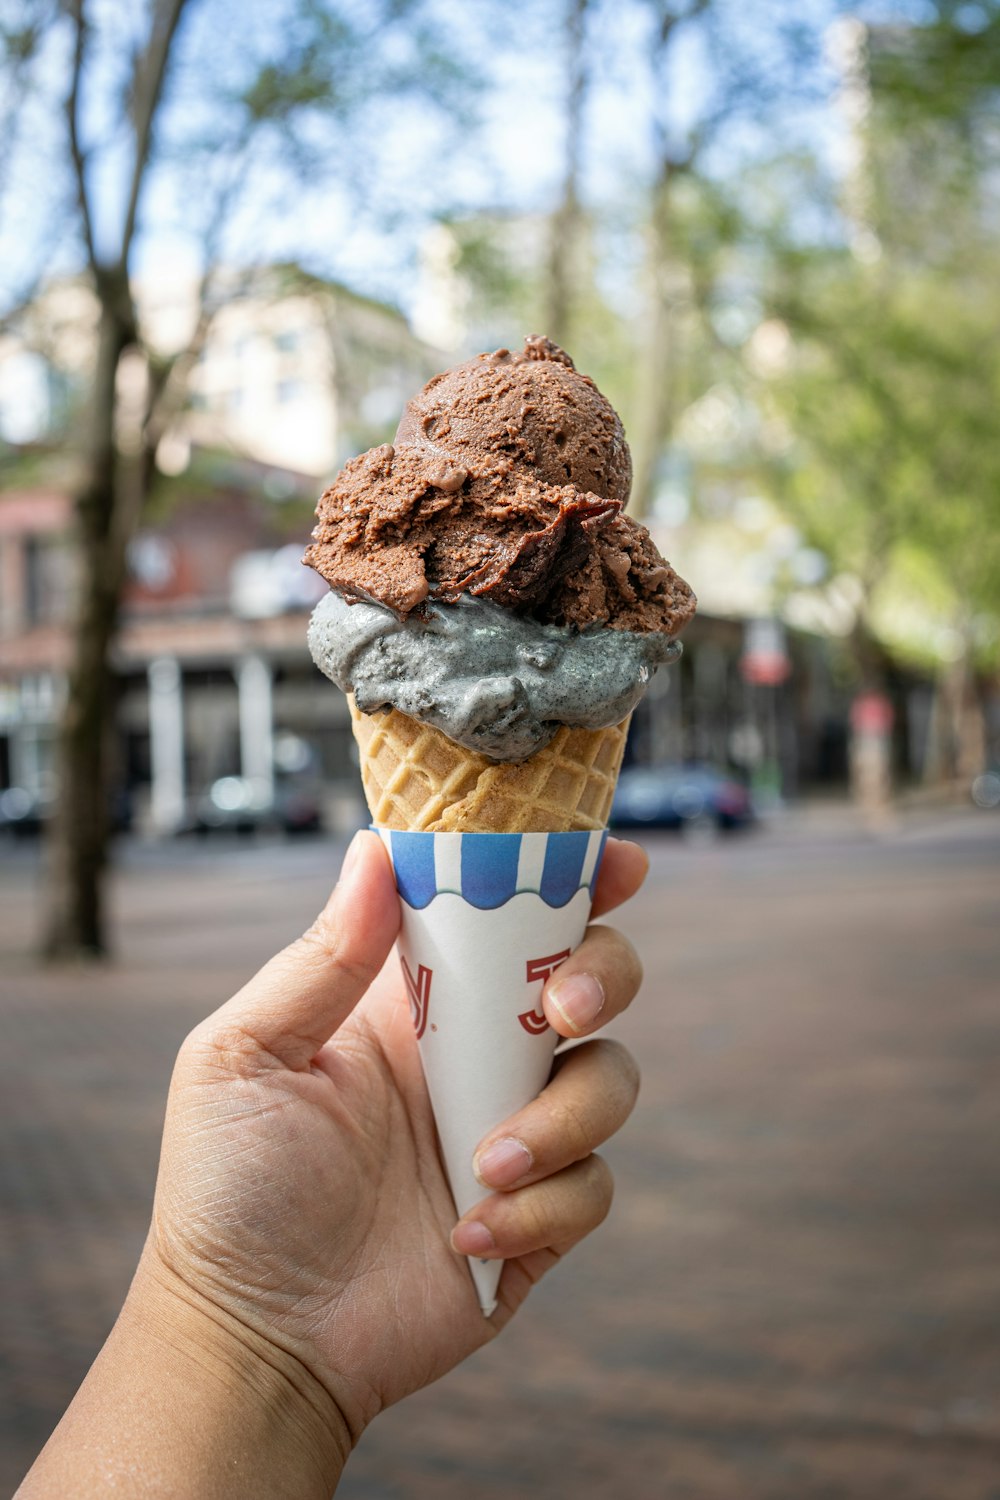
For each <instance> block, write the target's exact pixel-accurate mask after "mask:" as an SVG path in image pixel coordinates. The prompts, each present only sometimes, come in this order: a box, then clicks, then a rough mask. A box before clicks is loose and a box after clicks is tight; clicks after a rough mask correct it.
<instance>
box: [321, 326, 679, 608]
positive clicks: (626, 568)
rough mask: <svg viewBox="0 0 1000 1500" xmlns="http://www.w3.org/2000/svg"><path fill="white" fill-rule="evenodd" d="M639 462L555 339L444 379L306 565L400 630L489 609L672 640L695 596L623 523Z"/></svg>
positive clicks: (411, 408)
mask: <svg viewBox="0 0 1000 1500" xmlns="http://www.w3.org/2000/svg"><path fill="white" fill-rule="evenodd" d="M630 480H631V460H630V458H629V452H628V447H627V444H626V442H625V436H624V433H623V431H622V426H621V423H620V422H619V420H618V417H617V415H616V413H615V411H614V409H613V408H612V407H611V406H610V404H609V403H608V402H607V401H606V400H605V398H604V397H603V396H602V395H601V393H600V392H599V391H598V389H597V387H596V386H595V385H594V383H593V381H592V380H590V379H589V378H588V377H587V376H585V375H581V374H580V373H579V372H578V371H577V370H576V369H575V368H574V366H573V362H572V360H571V359H570V358H569V355H568V354H565V353H564V352H563V351H562V350H561V349H559V348H558V347H557V346H556V345H555V344H552V343H550V342H549V340H548V339H543V338H537V337H536V338H529V339H527V340H526V341H525V347H524V350H523V351H522V352H521V353H519V354H512V353H511V352H510V351H509V350H507V349H499V350H497V351H496V352H495V353H493V354H482V355H480V356H479V357H478V358H477V359H474V360H470V361H468V362H467V363H466V364H463V365H459V366H457V367H456V368H455V369H454V370H451V371H448V372H446V373H445V374H443V375H438V376H435V378H434V379H433V380H431V381H429V382H428V384H427V385H426V386H425V387H424V389H423V390H422V391H421V392H420V394H419V395H418V396H416V397H415V398H414V399H413V400H412V401H411V402H410V403H409V404H408V406H407V407H406V410H405V412H404V415H403V419H402V421H401V422H400V424H399V429H398V431H397V434H396V441H395V443H394V444H385V445H383V446H382V447H381V448H373V449H372V450H371V451H370V452H368V453H365V454H362V455H361V456H360V457H358V458H355V459H352V460H351V461H350V463H348V464H347V465H346V466H345V467H344V469H343V470H342V471H341V473H340V474H339V475H338V476H337V478H336V480H335V481H334V482H333V484H332V485H331V486H330V488H329V489H328V490H327V491H326V492H325V493H324V494H323V496H322V497H321V499H320V502H319V506H318V511H317V514H318V521H317V525H316V529H315V530H314V532H313V545H312V546H311V547H310V548H309V550H308V551H307V553H306V556H305V561H306V562H307V563H309V564H311V566H312V567H314V568H316V570H317V571H318V572H319V573H321V574H322V575H323V577H324V578H325V579H326V580H327V582H328V583H330V584H331V586H332V587H333V588H335V589H337V590H338V591H339V592H340V593H341V594H343V595H344V597H345V598H347V599H366V600H371V601H374V602H377V603H380V604H383V605H386V606H387V607H388V608H390V609H391V610H393V611H394V612H395V613H396V614H397V615H399V616H400V617H401V618H405V617H406V616H408V615H410V614H411V613H412V612H414V611H418V612H419V611H420V609H421V607H422V606H423V605H424V602H425V601H426V600H427V599H434V600H440V601H443V602H446V603H452V602H454V601H455V600H457V599H459V598H461V597H462V596H463V595H471V596H473V597H478V598H486V599H489V600H491V601H492V602H494V603H496V604H499V605H501V606H502V607H504V608H506V609H509V610H512V611H513V612H515V613H517V614H523V615H530V616H532V617H533V618H535V619H537V620H539V621H541V622H543V623H552V624H559V625H564V626H571V627H574V628H576V629H581V630H582V629H587V628H590V627H593V626H596V625H608V626H610V627H611V628H612V629H616V630H630V631H639V632H643V631H656V632H660V633H663V634H667V635H675V634H676V633H677V632H678V631H679V630H680V629H681V628H682V627H683V626H684V625H685V624H686V623H687V621H688V620H689V619H690V617H691V615H692V614H693V613H694V608H695V600H694V595H693V594H692V593H691V590H690V589H689V588H688V586H687V584H686V583H684V581H683V579H681V578H679V577H678V576H677V574H676V573H675V572H674V571H673V569H672V568H671V567H670V565H669V564H668V563H666V562H665V561H664V559H663V558H662V557H661V556H660V554H659V552H658V551H657V550H656V547H655V545H654V544H653V542H652V539H651V538H650V536H649V534H648V532H646V531H645V529H644V528H643V527H641V526H638V525H637V524H636V523H635V522H634V521H631V520H629V519H628V518H627V517H624V516H622V515H620V514H619V512H620V511H621V508H622V505H623V503H624V501H625V500H626V499H627V498H628V490H629V484H630Z"/></svg>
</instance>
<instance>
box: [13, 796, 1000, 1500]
mask: <svg viewBox="0 0 1000 1500" xmlns="http://www.w3.org/2000/svg"><path fill="white" fill-rule="evenodd" d="M801 827H802V825H801V824H798V825H797V824H795V823H792V824H790V825H789V826H788V828H787V829H779V830H778V831H777V832H776V833H774V834H772V835H765V836H762V837H758V838H750V839H746V840H743V841H739V842H736V841H733V842H726V843H724V844H721V845H718V846H715V847H711V848H708V849H686V848H683V847H681V846H680V845H678V844H677V843H676V842H675V841H671V840H667V839H663V840H657V841H655V842H654V844H653V859H654V868H653V875H652V879H651V881H650V882H649V885H648V887H647V890H646V892H645V893H644V894H643V895H642V896H641V897H640V898H639V899H638V900H637V901H636V902H635V903H634V905H633V907H632V909H631V911H630V914H629V918H628V923H627V925H628V927H629V930H630V932H631V933H632V935H633V937H634V938H635V939H636V941H637V942H638V944H639V946H640V948H641V950H642V951H643V954H644V956H645V958H646V960H647V969H648V971H649V973H650V979H649V981H648V983H647V986H646V990H645V992H644V996H643V1002H642V1004H641V1006H640V1007H637V1008H636V1011H635V1013H634V1014H633V1015H631V1016H629V1017H628V1018H626V1019H625V1020H623V1021H622V1022H620V1023H619V1024H618V1026H617V1028H616V1030H617V1031H618V1034H619V1035H621V1036H622V1037H623V1038H624V1039H625V1040H627V1041H629V1042H630V1043H631V1044H632V1045H633V1047H634V1048H635V1049H636V1050H637V1051H638V1052H639V1053H640V1055H641V1058H642V1063H643V1070H644V1087H643V1095H642V1099H641V1101H640V1106H639V1109H638V1111H637V1113H636V1116H635V1117H634V1119H633V1121H632V1122H631V1123H630V1125H629V1126H628V1127H627V1129H626V1131H625V1132H623V1134H622V1136H621V1137H620V1138H619V1140H618V1141H617V1142H616V1143H614V1144H613V1145H612V1146H611V1147H610V1148H609V1149H608V1152H607V1154H608V1156H609V1158H610V1159H611V1161H612V1164H613V1165H614V1167H615V1171H616V1176H617V1179H618V1185H619V1186H618V1196H617V1202H616V1208H615V1212H614V1214H613V1216H612V1218H611V1220H610V1221H609V1222H608V1224H607V1225H605V1226H604V1228H603V1229H602V1230H601V1231H600V1232H599V1234H598V1235H597V1236H595V1237H594V1239H593V1240H592V1241H591V1242H590V1243H589V1244H588V1245H587V1246H585V1247H582V1248H581V1250H580V1251H578V1252H576V1253H575V1255H574V1256H573V1257H572V1258H571V1259H570V1260H569V1261H568V1262H567V1264H566V1265H565V1266H563V1267H561V1268H560V1269H559V1271H558V1272H557V1273H556V1274H555V1275H554V1276H553V1277H551V1278H549V1280H548V1281H547V1282H546V1283H545V1284H544V1285H543V1287H541V1288H540V1289H539V1290H538V1291H537V1292H536V1293H535V1294H534V1296H533V1298H532V1302H531V1304H530V1308H529V1309H526V1311H525V1313H524V1314H522V1317H521V1318H520V1319H519V1320H518V1322H517V1323H516V1324H515V1325H514V1326H512V1328H511V1329H510V1330H508V1332H507V1334H506V1335H505V1336H504V1338H503V1339H501V1340H500V1341H498V1343H497V1344H496V1345H494V1346H493V1347H492V1348H490V1349H489V1350H485V1351H483V1352H481V1353H480V1354H479V1355H478V1356H476V1357H475V1358H474V1359H473V1360H472V1361H470V1363H469V1364H468V1365H467V1366H466V1367H465V1368H464V1369H463V1370H462V1371H461V1372H459V1373H456V1374H453V1375H452V1376H450V1377H448V1378H447V1379H446V1380H444V1381H442V1382H441V1383H439V1384H438V1385H437V1386H435V1387H434V1388H432V1389H431V1390H429V1391H426V1392H423V1393H421V1394H420V1395H419V1396H417V1397H415V1398H413V1399H412V1400H411V1401H409V1402H407V1403H404V1404H403V1405H402V1406H401V1407H399V1408H397V1409H396V1410H394V1411H392V1412H390V1413H387V1414H386V1415H385V1416H383V1417H382V1418H381V1419H380V1420H379V1422H378V1423H376V1424H375V1426H374V1427H373V1429H372V1430H371V1432H370V1433H368V1434H367V1435H366V1438H365V1441H364V1442H363V1444H362V1445H361V1447H360V1449H359V1451H358V1452H357V1454H356V1455H355V1456H354V1458H353V1459H352V1461H351V1464H350V1466H349V1470H348V1474H347V1476H346V1478H345V1481H344V1484H343V1486H342V1488H341V1492H340V1493H341V1495H342V1496H343V1497H344V1500H431V1497H434V1500H458V1497H462V1500H467V1497H468V1496H469V1495H470V1494H473V1493H474V1494H476V1495H477V1497H478V1500H501V1497H502V1500H509V1497H510V1496H511V1495H512V1494H515V1493H518V1492H520V1491H521V1490H522V1489H529V1488H530V1490H531V1491H532V1493H533V1494H534V1495H535V1496H538V1497H541V1500H549V1497H551V1500H563V1497H577V1496H579V1497H583V1500H603V1497H605V1496H608V1497H611V1496H621V1495H627V1496H629V1497H630V1500H646V1497H649V1500H656V1497H660V1496H662V1497H664V1500H687V1497H697V1500H827V1497H830V1500H834V1497H837V1500H840V1497H845V1500H876V1497H882V1496H884V1495H890V1494H892V1495H899V1496H901V1497H902V1496H905V1497H906V1500H1000V1261H998V1257H997V1255H996V1243H997V1233H998V1229H1000V1170H998V1167H997V1164H996V1149H995V1143H996V1139H997V1126H998V1124H1000V1118H998V1117H1000V1089H998V1087H997V1083H998V1076H997V1075H998V1068H1000V1015H998V1011H997V1005H996V1001H997V998H998V980H997V973H998V959H1000V923H998V921H997V915H998V912H997V905H998V903H997V894H998V891H1000V882H998V880H997V874H998V865H1000V823H997V822H990V821H989V820H987V819H981V818H980V819H973V818H972V817H961V816H956V815H946V816H938V815H935V816H931V815H927V816H922V817H919V818H909V819H907V820H905V821H904V822H901V823H900V824H898V825H897V826H896V827H895V829H893V830H891V831H889V832H888V833H887V834H886V835H885V836H884V837H883V838H881V839H877V840H874V839H866V838H865V837H864V836H863V835H861V834H860V833H859V832H858V831H857V830H855V829H854V828H853V827H852V826H851V825H850V824H849V823H846V822H844V821H843V820H840V819H838V818H836V817H835V816H832V815H831V816H830V817H826V818H819V819H818V820H817V819H814V820H812V821H811V822H810V823H809V824H808V829H807V832H808V836H803V834H802V833H801V832H797V831H796V829H797V828H798V829H801ZM335 864H336V850H334V849H332V848H328V847H326V846H324V845H318V844H314V845H308V846H302V847H299V848H294V847H293V848H275V849H272V850H252V849H242V848H233V849H230V848H225V849H209V850H208V851H207V852H205V853H203V854H201V855H195V854H192V855H191V857H190V858H189V857H188V855H187V854H186V853H184V852H183V851H175V852H171V853H170V854H168V855H151V854H147V853H144V852H143V851H141V850H133V851H130V853H129V855H128V861H127V868H126V871H125V872H124V875H123V877H122V878H120V879H119V881H118V887H117V902H118V906H119V910H120V914H121V919H122V920H121V931H122V952H121V957H120V961H119V964H118V966H117V967H116V968H115V969H114V970H111V971H109V972H102V971H86V970H83V971H77V972H71V973H66V972H63V973H60V974H51V973H44V972H39V971H37V970H36V969H35V968H34V966H33V964H32V963H31V961H30V955H29V948H30V940H31V923H32V915H31V914H32V910H33V893H32V890H31V884H32V881H33V880H34V878H35V876H34V872H33V868H32V865H31V861H30V859H29V858H27V857H25V856H24V855H23V854H21V853H19V854H17V855H15V856H13V857H12V856H11V855H9V853H3V854H0V955H2V958H3V973H4V979H3V987H2V1007H0V1014H2V1017H3V1036H4V1048H3V1050H2V1057H0V1070H2V1077H0V1089H2V1092H0V1107H2V1110H3V1118H4V1128H3V1131H2V1132H0V1226H2V1231H0V1280H2V1285H3V1288H4V1292H5V1298H4V1302H5V1306H4V1313H3V1331H2V1349H0V1355H2V1358H0V1439H2V1446H3V1451H4V1455H5V1456H4V1458H3V1460H2V1462H0V1489H2V1490H3V1492H7V1491H8V1490H9V1489H10V1488H12V1487H13V1485H14V1483H16V1480H17V1478H18V1477H19V1476H20V1474H21V1473H22V1472H23V1470H24V1468H25V1467H26V1466H27V1464H28V1463H29V1462H30V1459H31V1457H32V1455H33V1452H34V1451H35V1450H36V1449H37V1447H38V1446H39V1445H40V1443H41V1442H42V1441H43V1439H44V1437H45V1435H46V1433H47V1432H48V1430H49V1429H50V1428H51V1426H52V1425H53V1423H54V1421H55V1420H56V1418H57V1416H58V1414H59V1411H60V1410H61V1408H62V1406H63V1405H64V1403H65V1401H66V1400H67V1399H68V1397H69V1395H70V1393H71V1392H72V1390H73V1389H74V1387H75V1385H76V1383H77V1382H78V1380H79V1378H80V1377H81V1375H82V1374H83V1372H84V1370H85V1368H86V1366H87V1364H88V1362H89V1360H90V1358H91V1357H92V1356H93V1353H94V1350H95V1348H96V1347H97V1345H98V1344H99V1342H100V1340H101V1338H102V1337H103V1335H104V1333H105V1332H106V1330H107V1328H108V1326H109V1325H110V1323H111V1321H112V1319H113V1317H114V1314H115V1311H116V1309H117V1307H118V1305H119V1303H120V1300H121V1297H122V1294H123V1292H124V1289H125V1287H126V1286H127V1283H128V1279H129V1275H130V1272H131V1269H132V1267H133V1265H134V1263H135V1259H136V1256H137V1254H138V1250H139V1247H140V1245H141V1242H142V1237H143V1234H144V1229H145V1222H146V1218H147V1215H148V1209H149V1202H150V1196H151V1191H152V1180H153V1172H154V1169H155V1159H156V1150H157V1142H158V1134H159V1127H160V1121H161V1118H162V1110H163V1101H164V1094H165V1089H166V1084H167V1080H168V1077H169V1071H170V1064H171V1060H172V1057H173V1053H174V1050H175V1048H176V1045H177V1043H178V1042H179V1040H180V1038H181V1037H182V1036H183V1034H184V1032H185V1031H186V1030H187V1028H188V1027H189V1026H190V1025H191V1024H192V1022H193V1021H194V1020H195V1019H196V1018H197V1017H198V1016H200V1015H202V1014H203V1013H204V1012H205V1011H206V1010H208V1009H209V1008H211V1006H212V1005H214V1004H215V1003H217V1001H218V1000H219V999H221V998H223V997H224V996H225V995H226V994H227V993H229V992H230V991H231V990H232V988H233V987H234V986H235V985H236V984H237V983H238V982H239V981H240V979H241V978H242V977H244V976H245V975H246V973H247V972H248V970H249V969H250V968H252V967H253V966H255V965H256V963H257V962H258V961H259V960H261V959H263V958H264V957H266V956H267V954H268V953H270V952H271V951H272V950H273V949H274V948H275V947H276V946H278V945H279V944H280V943H281V942H283V941H285V940H287V939H288V938H289V937H291V936H292V935H294V933H295V932H296V931H297V930H298V929H299V928H300V927H301V926H302V925H303V922H304V920H306V919H307V918H308V916H309V915H311V913H312V912H313V910H314V909H315V908H316V907H317V906H318V904H319V902H320V900H321V899H322V895H323V892H324V887H325V884H326V880H327V873H328V871H329V870H332V869H333V868H334V866H335ZM5 1481H6V1484H5Z"/></svg>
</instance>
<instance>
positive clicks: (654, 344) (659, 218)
mask: <svg viewBox="0 0 1000 1500" xmlns="http://www.w3.org/2000/svg"><path fill="white" fill-rule="evenodd" d="M671 175H672V174H671V171H670V168H669V167H668V166H666V165H665V166H664V168H663V169H662V171H661V176H660V180H659V182H658V184H657V187H656V189H655V192H654V195H653V200H652V212H651V214H650V222H649V229H648V243H649V252H648V256H647V272H646V280H647V288H648V296H649V301H648V310H647V314H646V318H645V325H646V335H645V339H644V341H643V344H642V348H641V350H640V357H639V365H638V389H637V390H636V396H635V412H636V421H635V436H634V439H633V442H632V498H631V500H630V502H629V510H630V511H631V513H632V514H633V515H634V516H637V517H643V516H647V515H648V514H649V513H650V511H651V509H652V506H653V501H654V499H655V498H656V476H657V470H658V468H659V464H660V459H661V457H662V454H663V447H664V444H665V442H666V440H667V438H668V437H669V436H670V433H671V431H672V429H673V425H674V420H675V416H676V413H675V405H676V400H677V392H676V388H675V386H676V378H675V377H676V369H677V350H676V344H677V340H678V337H679V333H678V327H677V325H678V321H679V319H678V311H679V302H680V300H681V295H682V294H681V287H680V285H679V281H678V276H679V273H678V271H677V268H676V267H675V266H673V265H672V264H671V259H670V191H671Z"/></svg>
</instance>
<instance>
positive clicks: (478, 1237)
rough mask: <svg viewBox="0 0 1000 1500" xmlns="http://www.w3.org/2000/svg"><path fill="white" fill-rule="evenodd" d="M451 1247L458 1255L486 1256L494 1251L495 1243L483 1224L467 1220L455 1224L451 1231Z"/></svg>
mask: <svg viewBox="0 0 1000 1500" xmlns="http://www.w3.org/2000/svg"><path fill="white" fill-rule="evenodd" d="M451 1246H452V1249H453V1250H457V1251H458V1253H459V1255H487V1254H488V1253H489V1252H490V1251H491V1250H495V1249H496V1247H497V1242H496V1240H495V1239H494V1238H493V1236H492V1234H491V1233H490V1231H489V1230H488V1229H487V1228H486V1225H485V1224H480V1223H479V1221H478V1219H469V1220H467V1221H465V1222H463V1223H461V1224H456V1225H455V1227H454V1229H453V1230H452V1231H451Z"/></svg>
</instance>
